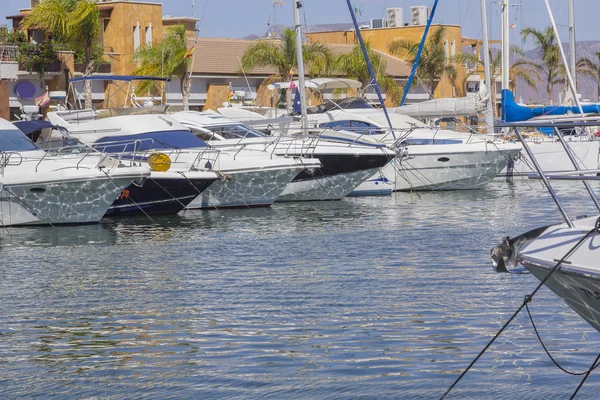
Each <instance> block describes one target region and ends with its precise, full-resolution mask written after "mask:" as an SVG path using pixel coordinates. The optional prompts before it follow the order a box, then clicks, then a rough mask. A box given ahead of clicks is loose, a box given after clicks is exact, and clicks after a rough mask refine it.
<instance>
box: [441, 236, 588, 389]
mask: <svg viewBox="0 0 600 400" xmlns="http://www.w3.org/2000/svg"><path fill="white" fill-rule="evenodd" d="M594 232H597V231H596V228H595V227H594V229H591V230H590V231H589V232H587V233H586V234H585V235H584V236H583V237H582V238H581V239H580V240H579V241H578V242H577V243H576V244H575V245H574V246H573V247H572V248H571V250H569V251H568V252H567V254H565V255H564V256H563V258H561V259H560V261H558V263H556V265H555V266H554V267H552V269H551V270H550V272H548V275H546V277H545V278H544V279H543V280H542V281H541V282H540V284H539V285H538V286H537V287H536V288H535V289H534V290H533V292H531V294H528V295H526V296H525V299H524V300H523V303H522V304H521V306H519V308H518V309H517V311H515V312H514V314H513V315H512V316H511V317H510V318H509V319H508V321H506V323H505V324H504V325H502V328H500V330H499V331H498V332H497V333H496V334H495V335H494V337H492V339H491V340H490V341H489V342H488V344H487V345H486V346H485V347H484V348H483V350H481V351H480V352H479V354H477V356H476V357H475V358H474V359H473V361H471V363H470V364H469V366H468V367H467V368H466V369H465V370H464V371H463V372H462V373H461V374H460V375H459V376H458V378H456V380H455V381H454V383H452V385H450V387H449V388H448V390H446V392H445V393H444V394H443V395H442V397H440V400H442V399H444V398H445V397H446V396H447V395H448V394H449V393H450V391H451V390H452V389H454V387H455V386H456V385H457V384H458V382H460V380H461V379H462V378H463V377H464V376H465V375H466V374H467V372H469V370H470V369H471V368H472V367H473V365H475V363H476V362H477V361H478V360H479V359H480V358H481V356H483V354H484V353H485V352H486V351H487V349H489V348H490V346H491V345H492V344H493V343H494V342H495V341H496V339H498V338H499V337H500V335H501V334H502V332H504V330H505V329H506V328H507V327H508V326H509V325H510V323H511V322H512V321H513V320H514V319H515V318H516V317H517V315H519V313H520V312H521V310H523V308H524V307H525V306H526V305H527V303H530V302H531V300H532V299H533V296H535V294H536V293H537V292H538V291H539V290H540V289H541V288H542V286H544V284H545V283H546V281H547V280H548V279H549V278H550V276H552V274H553V273H554V272H555V271H556V270H557V269H558V267H560V265H561V264H562V263H563V262H565V260H566V259H567V258H569V257H570V256H571V255H572V254H573V253H574V252H575V251H576V250H577V249H578V248H579V246H581V245H582V244H583V242H585V241H586V240H587V238H588V237H590V235H591V234H592V233H594ZM590 372H591V371H590Z"/></svg>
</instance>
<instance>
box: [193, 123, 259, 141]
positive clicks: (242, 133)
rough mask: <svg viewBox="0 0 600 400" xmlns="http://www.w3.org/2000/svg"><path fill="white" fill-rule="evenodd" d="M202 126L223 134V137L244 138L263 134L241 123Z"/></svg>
mask: <svg viewBox="0 0 600 400" xmlns="http://www.w3.org/2000/svg"><path fill="white" fill-rule="evenodd" d="M204 128H206V129H209V130H210V131H211V132H213V133H216V134H217V135H220V136H223V138H225V139H246V138H257V137H264V136H265V135H264V134H263V133H261V132H259V131H257V130H255V129H252V128H250V127H249V126H246V125H243V124H234V125H216V126H205V127H204Z"/></svg>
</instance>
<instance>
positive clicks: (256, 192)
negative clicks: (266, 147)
mask: <svg viewBox="0 0 600 400" xmlns="http://www.w3.org/2000/svg"><path fill="white" fill-rule="evenodd" d="M50 114H52V113H50ZM49 118H50V119H51V120H52V119H53V120H54V121H58V122H59V124H60V125H62V126H65V125H68V128H69V132H70V134H71V136H73V137H76V138H78V139H79V140H81V141H83V142H85V143H87V144H90V145H93V146H94V147H95V148H97V149H100V150H102V151H105V152H108V153H110V154H114V155H120V157H121V158H128V159H133V160H137V161H139V160H142V161H145V160H146V159H147V157H148V156H150V154H151V153H155V152H159V153H162V154H164V155H166V156H168V158H169V164H170V169H169V172H172V173H174V174H176V175H178V176H179V179H180V181H181V183H182V184H184V185H188V186H189V179H190V177H192V176H193V175H194V174H197V173H200V172H201V173H205V174H207V173H210V174H213V175H214V174H215V173H216V174H217V175H218V177H219V179H217V180H216V181H214V183H212V184H211V185H210V186H209V187H208V189H206V190H204V191H202V192H201V193H200V192H197V193H196V196H194V197H195V198H194V199H192V200H191V201H190V202H189V203H188V204H187V205H186V206H187V208H223V207H266V206H270V205H271V204H272V203H273V202H274V201H275V199H276V198H277V196H279V195H280V194H281V193H282V192H283V190H284V189H285V188H286V186H287V185H288V183H289V182H290V181H291V180H292V179H294V177H296V176H297V175H298V174H300V173H302V172H303V171H304V170H305V169H307V168H314V167H318V166H320V162H319V160H304V159H302V158H300V157H271V156H269V155H268V154H265V153H262V152H243V153H242V152H240V151H239V149H238V150H235V151H220V150H215V149H212V148H210V147H209V146H207V144H206V143H205V142H203V141H202V140H201V139H199V138H197V137H196V136H194V135H193V134H192V133H191V132H190V130H189V129H188V128H186V127H185V126H183V125H181V124H180V123H178V122H177V121H176V120H174V119H173V118H171V117H170V116H168V115H162V114H147V115H125V116H117V117H108V118H100V119H93V120H88V121H86V122H81V123H79V124H75V123H73V122H71V123H67V122H66V121H64V120H63V121H62V122H61V121H59V118H60V114H57V113H54V114H52V115H49Z"/></svg>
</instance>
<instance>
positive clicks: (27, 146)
mask: <svg viewBox="0 0 600 400" xmlns="http://www.w3.org/2000/svg"><path fill="white" fill-rule="evenodd" d="M32 150H39V149H38V147H37V146H36V145H35V144H34V143H33V142H32V141H31V140H30V139H29V138H28V137H27V136H25V134H23V132H21V131H20V130H18V129H17V128H15V129H6V130H2V131H0V151H32Z"/></svg>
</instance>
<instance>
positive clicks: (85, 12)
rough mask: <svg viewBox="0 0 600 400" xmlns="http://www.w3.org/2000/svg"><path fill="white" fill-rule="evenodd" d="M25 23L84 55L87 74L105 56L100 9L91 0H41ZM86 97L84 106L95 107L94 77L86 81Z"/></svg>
mask: <svg viewBox="0 0 600 400" xmlns="http://www.w3.org/2000/svg"><path fill="white" fill-rule="evenodd" d="M23 27H24V28H26V29H39V30H43V31H45V32H46V33H48V34H50V35H51V37H52V39H53V40H54V41H56V42H60V43H64V44H67V45H68V46H69V47H70V48H71V49H73V50H74V51H75V53H76V54H80V55H83V61H84V62H83V64H84V67H85V69H84V73H83V75H84V76H90V75H91V74H92V73H93V72H94V70H95V67H96V62H97V61H98V60H97V59H98V57H102V44H101V43H100V35H101V21H100V11H99V9H98V5H97V4H96V3H95V2H94V1H92V0H45V1H42V2H40V3H38V4H37V5H36V6H35V7H33V9H32V10H31V14H29V15H28V16H26V17H25V18H24V19H23ZM84 98H85V107H86V108H92V82H91V81H85V85H84Z"/></svg>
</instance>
